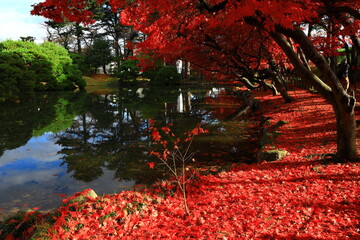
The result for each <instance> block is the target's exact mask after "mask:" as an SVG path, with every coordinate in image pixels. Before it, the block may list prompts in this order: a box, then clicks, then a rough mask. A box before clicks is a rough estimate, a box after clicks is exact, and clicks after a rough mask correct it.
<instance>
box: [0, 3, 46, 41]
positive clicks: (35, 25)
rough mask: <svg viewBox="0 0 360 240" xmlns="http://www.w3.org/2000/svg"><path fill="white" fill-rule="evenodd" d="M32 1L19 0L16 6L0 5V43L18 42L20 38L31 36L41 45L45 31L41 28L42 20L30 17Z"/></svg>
mask: <svg viewBox="0 0 360 240" xmlns="http://www.w3.org/2000/svg"><path fill="white" fill-rule="evenodd" d="M36 2H37V1H35V0H33V1H30V0H22V1H21V0H20V1H17V3H16V4H11V3H10V4H8V5H2V4H1V3H0V41H5V40H8V39H12V40H19V39H20V37H27V36H32V37H35V38H36V42H38V43H41V42H43V41H44V39H45V38H46V29H45V27H43V26H42V23H43V22H44V21H45V19H44V18H42V17H38V16H31V15H30V10H31V4H34V3H36Z"/></svg>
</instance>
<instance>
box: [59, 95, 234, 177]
mask: <svg viewBox="0 0 360 240" xmlns="http://www.w3.org/2000/svg"><path fill="white" fill-rule="evenodd" d="M208 93H209V91H204V90H202V91H198V92H194V91H191V93H190V91H189V90H187V89H175V90H174V89H164V88H162V89H159V88H144V89H137V88H134V89H120V90H119V92H118V93H117V94H109V95H98V96H92V97H91V98H88V102H87V104H86V106H87V112H86V114H83V115H80V116H78V117H76V118H75V120H74V123H73V125H72V126H71V127H70V128H68V129H67V130H66V131H64V132H61V133H58V134H57V135H56V136H55V138H56V140H57V143H58V144H60V145H62V150H61V151H60V153H61V154H63V157H62V159H63V163H62V164H66V165H67V168H68V169H67V171H68V173H72V176H73V177H74V178H76V179H78V180H81V181H86V182H90V181H92V180H95V179H97V178H99V177H100V176H102V175H103V173H104V171H105V169H108V170H113V171H114V172H115V176H114V178H116V179H119V180H136V182H137V183H148V182H149V181H151V179H156V178H157V177H159V175H158V173H157V172H156V171H154V170H152V169H149V167H148V165H147V164H145V162H146V161H154V159H151V157H149V155H148V151H149V148H150V147H151V142H150V141H151V140H150V139H149V137H148V136H149V124H148V119H153V120H156V122H157V124H158V127H162V126H164V125H167V124H168V123H172V124H173V127H172V128H173V132H174V133H175V134H176V135H177V136H181V135H182V136H184V134H183V133H185V132H187V131H189V130H191V129H193V128H194V127H195V126H196V125H197V124H198V123H199V122H201V121H202V120H208V119H210V120H211V119H212V117H213V114H212V112H211V111H212V109H210V108H204V103H205V96H207V94H208ZM191 99H192V101H191ZM212 120H213V123H211V124H210V125H209V127H211V128H212V129H213V131H214V132H216V131H217V129H218V128H224V129H225V128H227V129H229V133H230V126H225V127H224V125H223V124H222V123H219V121H218V120H216V119H215V120H214V119H212ZM212 120H211V121H212ZM218 123H219V124H218ZM236 127H237V126H232V127H231V128H236ZM231 134H232V137H231V138H229V137H228V136H227V135H226V132H224V134H223V135H224V137H222V138H221V140H219V141H217V140H214V139H217V137H216V136H217V135H216V134H215V135H214V136H213V138H211V137H207V138H205V137H202V140H201V139H199V140H200V141H195V142H194V143H193V145H194V148H195V149H193V150H194V151H197V150H199V149H204V150H205V151H206V152H211V151H212V152H214V153H217V154H218V153H219V152H221V153H222V154H223V153H224V152H228V151H230V150H229V149H232V148H233V147H234V146H236V144H238V143H239V142H238V141H239V138H238V137H237V136H236V135H235V134H234V133H233V132H232V131H231ZM209 146H211V149H209ZM206 156H209V155H206ZM206 156H205V155H204V156H203V157H202V158H203V159H204V160H205V161H206V160H208V159H209V157H206ZM199 157H200V158H201V156H200V155H199ZM157 167H158V166H157Z"/></svg>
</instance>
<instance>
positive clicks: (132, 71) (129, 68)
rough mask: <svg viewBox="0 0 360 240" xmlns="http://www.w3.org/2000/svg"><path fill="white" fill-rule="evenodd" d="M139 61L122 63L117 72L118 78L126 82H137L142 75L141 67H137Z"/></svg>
mask: <svg viewBox="0 0 360 240" xmlns="http://www.w3.org/2000/svg"><path fill="white" fill-rule="evenodd" d="M138 63H139V61H138V60H130V59H128V60H126V61H124V62H123V63H121V65H120V67H119V69H118V70H117V73H116V76H117V77H119V78H120V81H124V80H136V78H137V77H138V76H139V74H140V67H138V66H137V64H138Z"/></svg>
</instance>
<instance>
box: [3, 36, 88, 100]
mask: <svg viewBox="0 0 360 240" xmlns="http://www.w3.org/2000/svg"><path fill="white" fill-rule="evenodd" d="M0 48H1V49H2V51H1V53H2V55H1V56H2V57H1V60H0V64H2V66H1V69H2V71H1V72H2V73H1V74H2V75H1V79H2V81H1V85H2V87H0V100H6V99H8V98H10V97H14V96H15V97H16V94H17V93H19V92H20V91H21V92H31V91H33V90H70V89H75V88H77V87H80V88H83V87H84V81H83V79H82V74H81V72H80V71H79V70H78V67H77V66H76V65H74V64H73V61H72V59H71V57H70V55H69V53H68V52H67V50H66V49H64V48H63V47H61V46H59V45H56V44H54V43H52V42H45V43H44V44H42V45H37V44H35V43H34V42H27V41H12V40H8V41H5V42H2V47H0Z"/></svg>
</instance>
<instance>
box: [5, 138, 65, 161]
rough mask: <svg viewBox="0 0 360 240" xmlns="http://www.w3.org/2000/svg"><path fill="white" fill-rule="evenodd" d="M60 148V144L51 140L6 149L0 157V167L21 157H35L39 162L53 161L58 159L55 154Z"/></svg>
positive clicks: (30, 142) (58, 156)
mask: <svg viewBox="0 0 360 240" xmlns="http://www.w3.org/2000/svg"><path fill="white" fill-rule="evenodd" d="M60 150H61V146H60V145H57V144H55V143H53V142H51V141H48V142H41V143H37V142H32V141H29V142H28V143H27V144H26V145H24V146H22V147H19V148H17V149H13V150H7V151H5V152H4V154H3V155H2V156H1V157H0V167H3V166H6V165H8V164H11V163H14V162H16V161H18V160H22V159H36V160H38V161H40V162H53V161H57V160H59V159H60V157H61V156H60V155H58V154H57V152H58V151H60Z"/></svg>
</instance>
